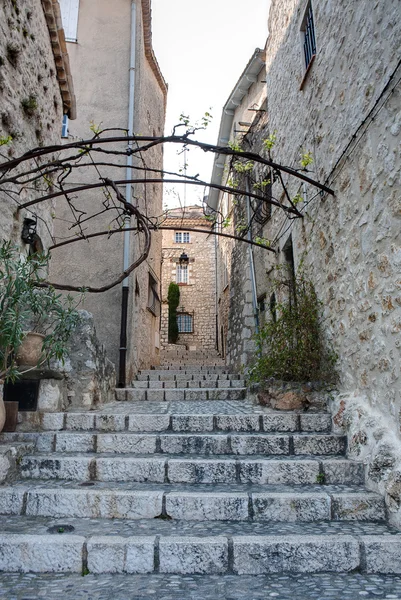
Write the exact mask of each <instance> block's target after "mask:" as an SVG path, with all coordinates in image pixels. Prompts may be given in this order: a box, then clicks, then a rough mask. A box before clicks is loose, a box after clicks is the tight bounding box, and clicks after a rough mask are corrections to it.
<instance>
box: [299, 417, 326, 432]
mask: <svg viewBox="0 0 401 600" xmlns="http://www.w3.org/2000/svg"><path fill="white" fill-rule="evenodd" d="M299 419H300V423H301V431H331V415H329V414H327V413H316V414H309V415H308V414H307V415H299Z"/></svg>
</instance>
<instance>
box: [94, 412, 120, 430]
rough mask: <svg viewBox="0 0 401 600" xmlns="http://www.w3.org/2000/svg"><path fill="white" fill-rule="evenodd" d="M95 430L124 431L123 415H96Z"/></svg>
mask: <svg viewBox="0 0 401 600" xmlns="http://www.w3.org/2000/svg"><path fill="white" fill-rule="evenodd" d="M95 429H97V430H98V431H124V429H125V415H96V418H95Z"/></svg>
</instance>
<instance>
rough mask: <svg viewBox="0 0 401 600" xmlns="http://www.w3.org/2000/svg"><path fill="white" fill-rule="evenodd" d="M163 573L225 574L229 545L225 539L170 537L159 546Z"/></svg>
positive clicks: (162, 540) (164, 539)
mask: <svg viewBox="0 0 401 600" xmlns="http://www.w3.org/2000/svg"><path fill="white" fill-rule="evenodd" d="M159 553H160V572H161V573H182V574H194V573H204V574H212V573H225V572H226V571H227V569H228V543H227V539H226V538H224V537H204V538H199V537H173V536H172V537H168V538H161V540H160V544H159Z"/></svg>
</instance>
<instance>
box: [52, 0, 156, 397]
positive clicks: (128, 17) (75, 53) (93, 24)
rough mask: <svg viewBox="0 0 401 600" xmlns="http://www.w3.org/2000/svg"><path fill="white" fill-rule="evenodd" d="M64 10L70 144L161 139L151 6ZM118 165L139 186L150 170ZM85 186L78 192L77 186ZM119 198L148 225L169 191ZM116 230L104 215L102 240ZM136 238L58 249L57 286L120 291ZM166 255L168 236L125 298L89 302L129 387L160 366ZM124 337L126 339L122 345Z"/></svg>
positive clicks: (141, 190) (88, 203) (65, 214)
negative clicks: (71, 90)
mask: <svg viewBox="0 0 401 600" xmlns="http://www.w3.org/2000/svg"><path fill="white" fill-rule="evenodd" d="M61 8H62V14H63V19H64V25H65V29H66V39H67V42H68V50H69V54H70V59H71V70H72V73H73V76H74V82H75V90H76V96H77V108H78V118H77V120H76V121H74V123H68V122H67V121H65V123H64V125H65V129H64V134H65V135H66V136H68V138H69V139H70V140H79V139H87V138H88V137H91V136H92V135H93V129H97V128H100V129H102V130H103V129H107V128H121V129H125V130H127V131H129V132H131V133H133V132H135V133H138V134H142V135H151V136H152V135H162V133H163V129H164V118H165V107H166V95H167V86H166V83H165V81H164V79H163V76H162V74H161V72H160V69H159V66H158V64H157V61H156V58H155V55H154V53H153V49H152V41H151V11H150V0H136V1H132V2H131V0H117V1H116V2H113V3H110V2H109V1H108V0H97V1H96V2H90V1H88V0H81V2H79V1H77V0H74V1H72V0H62V1H61ZM91 124H92V125H91ZM91 126H92V131H91V130H90V127H91ZM67 130H68V131H67ZM117 134H118V135H121V131H120V132H117ZM105 135H111V134H110V132H109V133H108V134H105ZM113 148H114V146H113ZM120 149H121V147H120ZM162 156H163V155H162V148H161V147H160V146H159V147H155V148H153V149H152V150H150V151H148V152H146V156H143V157H141V158H143V160H144V163H146V166H147V167H150V168H154V169H162V163H163V159H162ZM113 163H114V165H115V167H113V169H108V171H107V173H108V177H110V178H112V179H116V180H118V179H120V180H121V179H126V178H128V179H130V178H135V177H136V176H137V175H136V174H137V173H138V171H135V170H134V169H135V168H136V167H142V166H144V163H142V162H141V161H140V160H137V159H135V158H133V157H128V158H127V157H126V156H122V157H121V156H120V157H118V156H117V157H113ZM78 177H79V181H80V182H83V183H85V182H86V183H88V182H90V183H93V182H94V181H98V180H99V174H96V173H94V172H93V171H92V170H91V169H89V168H88V169H86V170H84V169H82V170H80V173H79V174H77V178H78ZM154 177H156V178H157V177H158V176H157V174H156V175H155V176H154ZM77 178H76V179H75V180H74V181H72V180H70V183H71V184H74V183H76V181H77V180H78V179H77ZM142 178H143V172H142ZM120 189H121V193H122V194H123V195H124V196H125V197H126V199H127V201H130V202H133V203H135V204H136V205H137V206H138V207H139V208H140V210H142V211H143V212H146V214H147V215H148V216H157V215H160V214H161V213H162V185H158V184H153V185H152V186H146V189H145V187H144V185H142V184H141V183H137V184H133V185H130V184H127V185H125V186H121V188H120ZM103 200H104V198H103ZM101 201H102V198H100V200H99V194H98V193H97V192H92V191H91V192H86V193H82V194H81V195H80V196H79V199H77V203H78V204H77V205H78V206H79V208H82V210H85V211H87V212H88V214H93V213H95V212H96V211H97V209H98V206H99V202H101ZM69 210H70V209H69V207H68V206H66V205H65V204H63V203H61V202H59V203H58V205H57V219H56V235H57V237H58V239H60V238H62V237H63V236H65V235H66V231H67V230H68V223H67V225H66V220H67V221H68V219H69ZM91 211H92V212H91ZM110 221H111V219H110V216H109V214H108V213H105V214H103V215H99V216H98V217H97V218H96V221H95V226H94V230H96V231H99V230H107V228H108V227H109V226H110ZM138 237H139V236H137V235H135V233H134V232H131V233H126V234H118V235H114V236H112V237H111V238H110V239H107V238H105V237H103V238H97V239H96V240H92V241H91V243H90V244H88V243H87V242H79V243H77V244H73V245H72V246H71V245H70V246H65V247H64V248H61V249H58V250H56V251H54V252H53V257H52V271H53V273H52V277H53V279H54V280H56V279H57V281H61V282H63V283H69V284H73V285H93V286H99V285H102V284H105V283H107V282H109V281H112V280H113V279H114V278H115V277H116V276H118V275H119V274H120V273H121V272H122V271H123V270H124V269H123V265H124V268H126V267H127V266H128V265H129V264H131V263H132V262H134V260H135V258H136V257H138V255H139V254H140V251H141V247H142V246H141V244H142V242H139V241H138ZM160 255H161V235H160V234H158V233H154V234H153V235H152V246H151V250H150V253H149V256H148V258H147V260H146V261H145V262H144V263H142V265H140V267H139V268H137V269H136V270H135V273H134V275H132V276H131V277H130V278H129V280H125V281H124V283H123V286H122V288H121V286H117V287H114V288H113V289H111V290H109V291H108V292H105V293H102V294H87V296H86V299H85V304H84V308H85V309H87V310H88V311H90V312H91V313H93V315H94V318H95V323H96V329H97V332H98V335H99V338H100V340H101V341H102V342H103V343H104V344H105V346H106V349H107V354H108V356H109V358H110V359H111V360H112V361H113V362H114V363H115V364H116V365H118V364H119V365H120V377H119V384H120V385H122V386H124V385H125V383H127V382H129V381H130V380H131V379H132V377H133V375H134V374H135V373H136V371H137V370H138V369H139V368H146V367H147V368H149V367H150V366H151V365H155V364H158V360H159V357H158V355H159V323H160V315H159V300H158V297H159V294H160ZM66 265H68V268H66ZM124 307H125V308H124ZM125 313H127V318H126V319H125V318H124V314H125ZM124 323H125V325H124ZM124 327H125V335H124V333H123V335H121V332H122V329H124ZM124 338H125V339H124Z"/></svg>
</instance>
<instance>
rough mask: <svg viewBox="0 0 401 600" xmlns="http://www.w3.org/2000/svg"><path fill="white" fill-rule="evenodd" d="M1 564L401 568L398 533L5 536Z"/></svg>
mask: <svg viewBox="0 0 401 600" xmlns="http://www.w3.org/2000/svg"><path fill="white" fill-rule="evenodd" d="M0 549H1V550H2V552H1V553H0V569H1V570H3V571H10V572H13V571H21V570H22V571H25V572H26V571H34V572H82V573H84V572H91V573H105V572H109V573H122V572H126V573H152V572H160V573H187V574H193V573H216V574H218V573H230V572H231V573H233V574H237V575H240V574H261V573H277V572H283V573H287V572H330V571H331V572H333V571H334V572H349V571H356V570H358V571H361V572H367V573H377V572H379V573H400V572H401V559H400V555H401V539H400V538H398V537H394V536H386V535H382V536H379V535H377V536H369V535H367V536H353V535H342V536H337V537H333V536H330V535H326V536H324V535H322V536H316V535H304V536H297V535H287V536H279V537H277V536H270V537H269V536H232V537H231V536H230V537H225V536H211V537H204V538H199V537H193V536H188V537H176V536H170V537H164V536H157V535H153V536H141V537H134V536H131V537H125V538H124V537H121V536H110V537H107V536H103V535H97V536H93V537H84V536H80V535H70V536H63V537H54V536H51V535H29V534H20V535H18V534H16V535H8V536H7V535H4V534H1V535H0Z"/></svg>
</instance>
